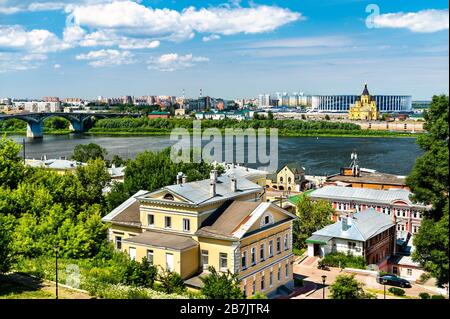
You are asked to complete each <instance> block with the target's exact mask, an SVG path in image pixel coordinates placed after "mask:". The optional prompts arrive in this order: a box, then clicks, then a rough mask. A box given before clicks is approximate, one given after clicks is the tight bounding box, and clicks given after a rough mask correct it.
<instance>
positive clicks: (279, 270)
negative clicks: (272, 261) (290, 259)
mask: <svg viewBox="0 0 450 319" xmlns="http://www.w3.org/2000/svg"><path fill="white" fill-rule="evenodd" d="M277 279H278V281H281V265H278V273H277Z"/></svg>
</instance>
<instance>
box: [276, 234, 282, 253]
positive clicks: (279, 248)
mask: <svg viewBox="0 0 450 319" xmlns="http://www.w3.org/2000/svg"><path fill="white" fill-rule="evenodd" d="M279 253H281V238H280V237H278V238H277V254H279Z"/></svg>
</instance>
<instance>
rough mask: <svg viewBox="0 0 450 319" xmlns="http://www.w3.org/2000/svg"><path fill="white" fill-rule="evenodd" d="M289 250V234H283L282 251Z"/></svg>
mask: <svg viewBox="0 0 450 319" xmlns="http://www.w3.org/2000/svg"><path fill="white" fill-rule="evenodd" d="M288 249H289V234H284V250H288Z"/></svg>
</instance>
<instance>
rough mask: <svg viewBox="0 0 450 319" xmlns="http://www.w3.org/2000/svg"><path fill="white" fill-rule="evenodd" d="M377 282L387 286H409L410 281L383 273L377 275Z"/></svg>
mask: <svg viewBox="0 0 450 319" xmlns="http://www.w3.org/2000/svg"><path fill="white" fill-rule="evenodd" d="M377 282H378V283H380V284H386V285H389V286H398V287H402V288H411V283H410V282H409V281H408V280H406V279H403V278H400V277H397V276H396V275H383V276H380V277H377Z"/></svg>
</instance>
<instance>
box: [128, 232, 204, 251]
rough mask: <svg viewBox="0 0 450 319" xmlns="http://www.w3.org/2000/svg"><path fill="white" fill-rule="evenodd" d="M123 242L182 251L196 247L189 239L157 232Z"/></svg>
mask: <svg viewBox="0 0 450 319" xmlns="http://www.w3.org/2000/svg"><path fill="white" fill-rule="evenodd" d="M123 241H124V242H129V243H135V244H141V245H146V246H154V247H159V248H163V249H166V248H169V249H175V250H183V249H187V248H191V247H195V246H197V245H198V243H197V242H196V241H195V240H193V239H192V238H191V237H187V236H182V235H175V234H170V233H167V232H165V233H161V232H157V231H145V232H143V233H142V234H139V235H137V236H134V237H130V238H127V239H124V240H123Z"/></svg>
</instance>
